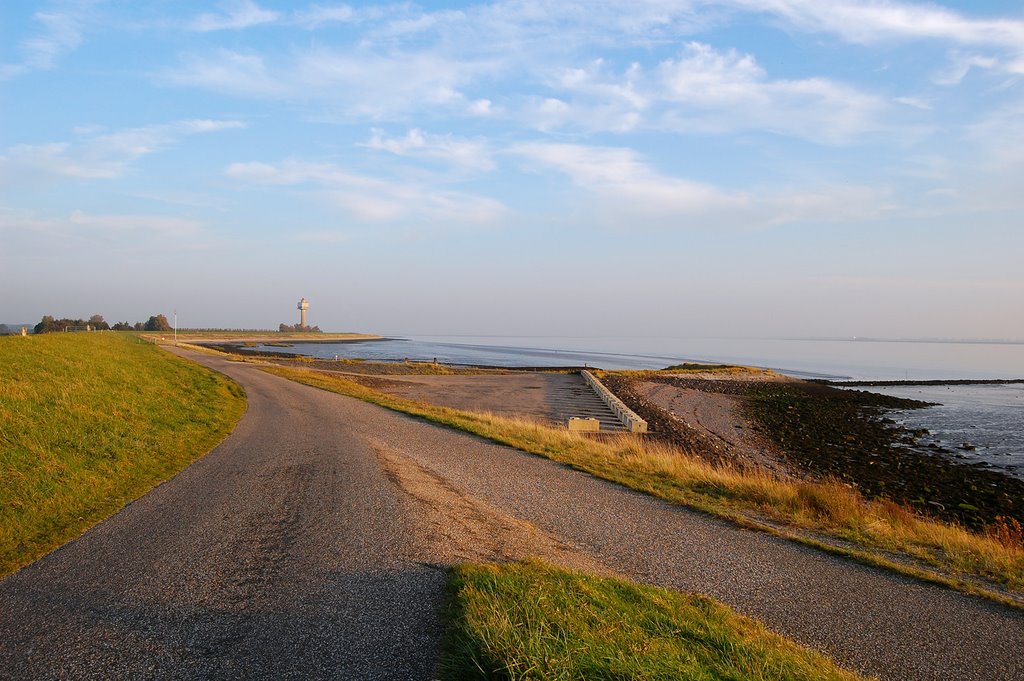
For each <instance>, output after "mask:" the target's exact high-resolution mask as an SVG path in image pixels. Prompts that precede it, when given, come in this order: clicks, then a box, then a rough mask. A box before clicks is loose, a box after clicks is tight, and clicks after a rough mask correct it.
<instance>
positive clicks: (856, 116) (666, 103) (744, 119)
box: [532, 42, 886, 143]
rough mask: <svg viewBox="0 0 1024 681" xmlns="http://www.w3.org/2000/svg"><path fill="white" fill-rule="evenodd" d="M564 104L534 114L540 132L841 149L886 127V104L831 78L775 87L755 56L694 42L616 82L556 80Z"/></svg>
mask: <svg viewBox="0 0 1024 681" xmlns="http://www.w3.org/2000/svg"><path fill="white" fill-rule="evenodd" d="M557 84H558V86H559V89H560V90H561V91H562V92H563V93H565V94H563V95H562V96H563V97H566V99H564V100H563V99H558V98H548V99H545V100H543V101H541V102H539V103H538V104H536V105H535V106H534V108H533V111H532V115H533V116H534V117H535V119H536V120H538V121H539V122H540V126H539V127H541V128H542V129H550V128H552V127H556V126H557V127H561V126H569V127H589V128H591V129H605V130H614V131H626V130H632V129H635V128H668V129H671V130H675V131H679V132H690V133H708V132H735V131H741V130H761V131H767V132H774V133H778V134H783V135H789V136H793V137H802V138H807V139H812V140H815V141H821V142H827V143H835V142H842V141H846V140H848V139H850V138H851V137H853V136H855V135H857V134H859V133H863V132H866V131H871V130H875V129H878V128H879V127H881V124H880V118H881V114H882V113H883V112H884V110H885V108H886V104H885V101H884V100H883V99H881V98H880V97H877V96H875V95H871V94H868V93H865V92H862V91H860V90H858V89H857V88H854V87H851V86H849V85H844V84H842V83H839V82H836V81H834V80H830V79H827V78H804V79H798V80H785V79H783V80H773V79H771V78H770V77H769V76H768V74H767V73H766V71H765V70H764V69H763V68H762V67H761V66H760V65H759V64H758V63H757V61H756V59H755V58H754V57H753V56H752V55H749V54H742V53H739V52H737V51H735V50H727V51H724V52H722V51H718V50H716V49H715V48H713V47H712V46H710V45H707V44H704V43H699V42H690V43H687V44H686V45H684V46H683V49H682V51H681V53H680V55H679V56H678V57H677V58H673V59H667V60H664V61H662V62H661V63H660V64H659V65H658V66H657V67H656V68H655V69H652V70H645V69H643V68H642V67H641V66H640V65H639V64H632V65H631V66H630V67H629V68H627V69H626V71H625V72H624V73H623V74H621V75H617V74H614V73H610V72H608V70H607V69H606V68H605V66H604V64H603V62H601V61H597V62H594V63H593V64H592V65H591V66H590V68H587V69H573V70H571V71H568V72H566V73H563V74H562V75H561V77H560V78H559V80H558V83H557Z"/></svg>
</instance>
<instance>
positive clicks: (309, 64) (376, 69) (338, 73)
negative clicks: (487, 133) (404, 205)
mask: <svg viewBox="0 0 1024 681" xmlns="http://www.w3.org/2000/svg"><path fill="white" fill-rule="evenodd" d="M487 70H488V67H487V66H486V65H484V64H480V63H473V62H467V61H459V60H452V59H447V58H445V57H444V56H442V55H439V54H433V53H429V52H427V53H390V54H387V55H380V54H373V53H365V54H363V53H358V52H345V51H338V50H333V49H327V48H314V49H311V50H308V51H304V52H299V53H297V54H294V55H288V56H279V55H275V56H270V55H260V54H257V53H241V52H236V51H232V50H218V51H215V52H212V53H207V54H204V55H186V56H183V57H182V62H181V64H180V66H179V67H177V68H173V69H169V70H165V71H164V72H162V73H161V74H159V78H160V79H161V80H163V81H164V82H167V83H170V84H174V85H183V86H194V87H201V88H205V89H209V90H214V91H216V92H222V93H230V94H235V95H241V96H246V97H258V98H271V99H281V100H286V101H294V102H299V103H308V102H320V103H326V104H327V106H326V107H321V109H322V110H325V115H326V116H328V117H333V118H338V119H371V120H373V119H397V118H401V117H402V116H404V115H406V114H408V113H410V112H413V111H420V110H423V109H430V108H434V109H436V108H445V107H450V108H454V109H459V110H464V109H466V108H467V107H469V106H470V103H469V102H467V100H466V99H465V97H464V95H463V94H462V92H461V88H462V87H463V86H464V85H466V84H468V83H470V82H471V81H472V80H473V79H474V78H475V77H476V76H477V75H478V74H480V73H483V72H486V71H487Z"/></svg>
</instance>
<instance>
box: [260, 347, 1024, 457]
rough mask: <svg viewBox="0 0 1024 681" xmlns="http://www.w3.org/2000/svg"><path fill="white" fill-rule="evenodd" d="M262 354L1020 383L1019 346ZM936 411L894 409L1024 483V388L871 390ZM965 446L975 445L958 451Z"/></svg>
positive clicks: (1023, 357)
mask: <svg viewBox="0 0 1024 681" xmlns="http://www.w3.org/2000/svg"><path fill="white" fill-rule="evenodd" d="M262 349H266V350H273V351H278V352H294V353H296V354H303V355H309V356H313V357H323V358H333V357H335V356H338V357H348V358H362V359H376V360H398V361H401V360H403V359H406V358H408V359H411V360H420V361H429V360H433V359H434V358H437V360H438V361H440V362H444V363H448V364H482V365H490V366H537V367H553V366H583V365H589V366H595V367H601V368H604V369H659V368H663V367H665V366H668V365H671V364H677V363H679V362H684V361H704V362H725V363H735V364H746V365H752V366H759V367H766V368H771V369H775V370H777V371H780V372H782V373H785V374H789V375H791V376H797V377H801V378H836V379H842V378H852V379H861V380H872V379H874V380H935V379H992V378H1011V379H1012V378H1024V344H1010V343H1007V344H994V343H918V342H875V341H852V340H846V341H842V340H840V341H824V340H777V339H776V340H771V339H711V338H572V337H543V338H541V337H486V336H476V337H471V336H455V337H453V336H419V337H415V338H409V339H403V340H385V341H372V342H360V343H329V344H327V343H325V344H301V345H297V346H295V347H293V348H271V347H263V348H262ZM870 390H873V391H876V392H882V393H886V394H890V395H898V396H901V397H911V398H915V399H920V400H925V401H928V402H938V403H940V405H941V406H937V407H930V408H928V409H921V410H914V411H907V412H896V413H894V414H893V418H896V419H897V420H900V421H902V422H904V423H905V424H906V425H907V426H908V427H911V428H927V429H928V430H929V431H931V433H932V436H931V437H932V439H933V440H934V441H937V442H939V443H940V444H942V445H943V446H944V447H946V448H948V449H953V450H956V454H955V456H957V457H958V458H961V459H963V460H965V461H969V462H985V463H987V464H989V465H991V466H993V467H997V468H999V469H1001V470H1003V471H1005V472H1007V473H1009V474H1011V475H1015V476H1018V477H1024V385H972V386H939V387H936V386H901V387H879V388H870ZM964 443H970V444H971V445H973V446H974V447H975V448H976V449H975V450H974V451H969V450H966V449H962V448H961V446H962V445H963V444H964Z"/></svg>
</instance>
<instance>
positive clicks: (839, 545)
mask: <svg viewBox="0 0 1024 681" xmlns="http://www.w3.org/2000/svg"><path fill="white" fill-rule="evenodd" d="M264 371H268V372H270V373H273V374H276V375H278V376H283V377H285V378H289V379H292V380H296V381H299V382H301V383H305V384H307V385H311V386H314V387H318V388H322V389H324V390H330V391H333V392H337V393H341V394H343V395H348V396H351V397H356V398H358V399H361V400H364V401H366V402H370V403H373V404H377V405H380V406H382V407H386V408H388V409H393V410H395V411H400V412H404V413H406V414H411V415H413V416H418V417H420V418H423V419H426V420H428V421H431V422H434V423H438V424H441V425H445V426H449V427H452V428H456V429H458V430H462V431H465V432H468V433H473V434H475V435H479V436H481V437H484V438H487V439H489V440H492V441H494V442H498V443H500V444H504V445H508V446H511V447H515V448H516V449H520V450H522V451H525V452H529V453H531V454H537V455H539V456H543V457H546V458H549V459H552V460H554V461H558V462H561V463H565V464H568V465H570V466H572V467H573V468H576V469H578V470H582V471H585V472H587V473H590V474H592V475H595V476H597V477H600V478H604V479H606V480H610V481H612V482H617V483H619V484H622V485H625V486H627V487H630V488H632V489H635V490H638V491H641V492H646V493H648V494H652V495H654V496H657V497H661V498H663V499H666V500H668V501H672V502H675V503H679V504H683V505H686V506H690V507H692V508H696V509H698V510H701V511H705V512H707V513H712V514H715V515H718V516H722V517H725V518H728V519H730V520H733V521H735V522H738V523H740V524H742V525H744V526H747V527H752V528H756V529H760V530H763V531H767V532H770V533H772V534H776V535H779V536H783V537H786V538H789V539H793V540H796V541H800V542H802V543H805V544H808V545H811V546H815V547H817V548H822V549H825V550H829V551H832V552H835V553H840V554H842V555H847V556H850V557H853V558H856V559H858V560H861V561H864V562H867V563H870V564H872V565H877V566H880V567H885V568H889V569H893V570H896V571H899V572H902V573H904V574H910V575H913V576H916V577H920V578H923V579H927V580H930V581H933V582H937V583H940V584H944V585H946V586H949V587H952V588H957V589H960V590H962V591H967V592H972V593H977V594H980V595H984V596H986V597H988V598H991V599H993V600H997V601H1000V602H1003V603H1007V604H1009V605H1013V606H1016V607H1022V606H1024V597H1022V596H1024V594H1022V593H1021V592H1022V591H1024V549H1022V548H1021V547H1020V546H1019V545H1017V544H1015V543H1014V542H1013V541H1012V540H1001V538H1000V537H999V536H986V535H981V534H976V533H972V532H969V531H967V530H965V529H963V528H962V527H959V526H956V525H949V524H945V523H941V522H937V521H933V520H929V519H927V518H923V517H921V516H918V515H916V514H914V513H913V512H911V511H909V510H907V509H906V508H904V507H902V506H898V505H896V504H894V503H892V502H887V501H869V500H866V499H865V498H864V497H863V496H861V495H860V494H859V493H858V492H857V491H856V490H853V489H851V488H850V487H848V486H847V485H843V484H841V483H839V482H832V483H814V482H804V481H789V480H779V479H776V478H773V477H771V476H769V475H767V474H761V473H750V472H742V471H738V470H735V469H732V468H728V467H718V466H712V465H710V464H708V463H706V462H704V461H703V460H701V459H699V458H697V457H691V456H688V455H687V454H686V453H685V452H683V451H681V450H679V449H677V448H675V447H671V446H668V445H663V444H659V443H653V442H644V441H642V440H640V439H637V438H636V437H634V436H629V435H624V436H622V437H620V438H615V439H610V440H607V441H597V440H593V439H590V438H587V437H585V436H583V435H580V434H577V433H571V432H569V431H566V430H562V429H556V428H551V427H548V426H545V425H542V424H539V423H535V422H530V421H522V420H515V419H508V418H503V417H497V416H493V415H490V414H481V413H476V412H468V411H461V410H458V409H451V408H448V407H438V406H434V405H429V404H425V403H422V402H414V401H411V400H405V399H402V398H398V397H393V396H391V395H387V394H384V393H381V392H378V391H375V390H372V389H370V388H367V387H366V386H363V385H360V384H358V383H356V382H354V381H351V380H348V379H345V378H343V377H340V376H337V375H330V374H323V373H317V372H312V371H304V370H299V369H290V368H283V367H265V368H264ZM836 539H838V540H841V541H839V542H837V541H835V540H836Z"/></svg>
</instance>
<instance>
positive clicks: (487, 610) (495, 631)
mask: <svg viewBox="0 0 1024 681" xmlns="http://www.w3.org/2000/svg"><path fill="white" fill-rule="evenodd" d="M448 622H449V624H448V631H447V635H446V640H445V645H444V651H443V654H442V660H441V668H440V676H441V678H442V679H451V680H452V681H455V680H456V679H580V680H583V679H587V680H588V681H589V680H592V679H593V680H603V679H606V680H608V681H611V680H612V679H646V680H651V681H653V680H655V679H664V680H665V681H669V680H671V681H675V680H676V679H745V680H749V681H767V680H768V679H772V680H777V681H782V680H792V681H796V680H798V679H807V680H808V681H809V680H810V679H814V680H816V681H841V680H842V681H853V680H855V679H861V678H863V677H860V676H857V675H856V674H852V673H850V672H846V671H843V670H842V669H839V668H838V667H836V666H835V664H834V663H832V661H830V660H829V659H828V658H826V657H824V656H823V655H820V654H818V653H816V652H813V651H811V650H808V649H806V648H803V647H801V646H799V645H797V644H795V643H793V642H792V641H789V640H788V639H785V638H783V637H781V636H779V635H777V634H774V633H772V632H770V631H768V630H767V629H766V628H765V627H764V626H763V625H761V624H759V623H757V622H755V621H753V620H751V619H748V618H746V617H743V616H742V615H739V614H737V613H735V612H734V611H732V610H731V609H729V608H727V607H725V606H724V605H721V604H720V603H716V602H715V601H713V600H711V599H709V598H704V597H702V596H696V595H692V594H684V593H680V592H675V591H668V590H666V589H659V588H654V587H648V586H641V585H638V584H632V583H630V582H626V581H623V580H619V579H609V578H601V577H594V576H590V575H585V574H583V573H579V572H571V571H567V570H562V569H558V568H554V567H551V566H549V565H546V564H544V563H540V562H537V561H527V562H525V563H509V564H505V565H472V564H470V565H460V566H458V567H456V568H455V569H454V570H453V573H452V578H451V580H450V582H449V598H448Z"/></svg>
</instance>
